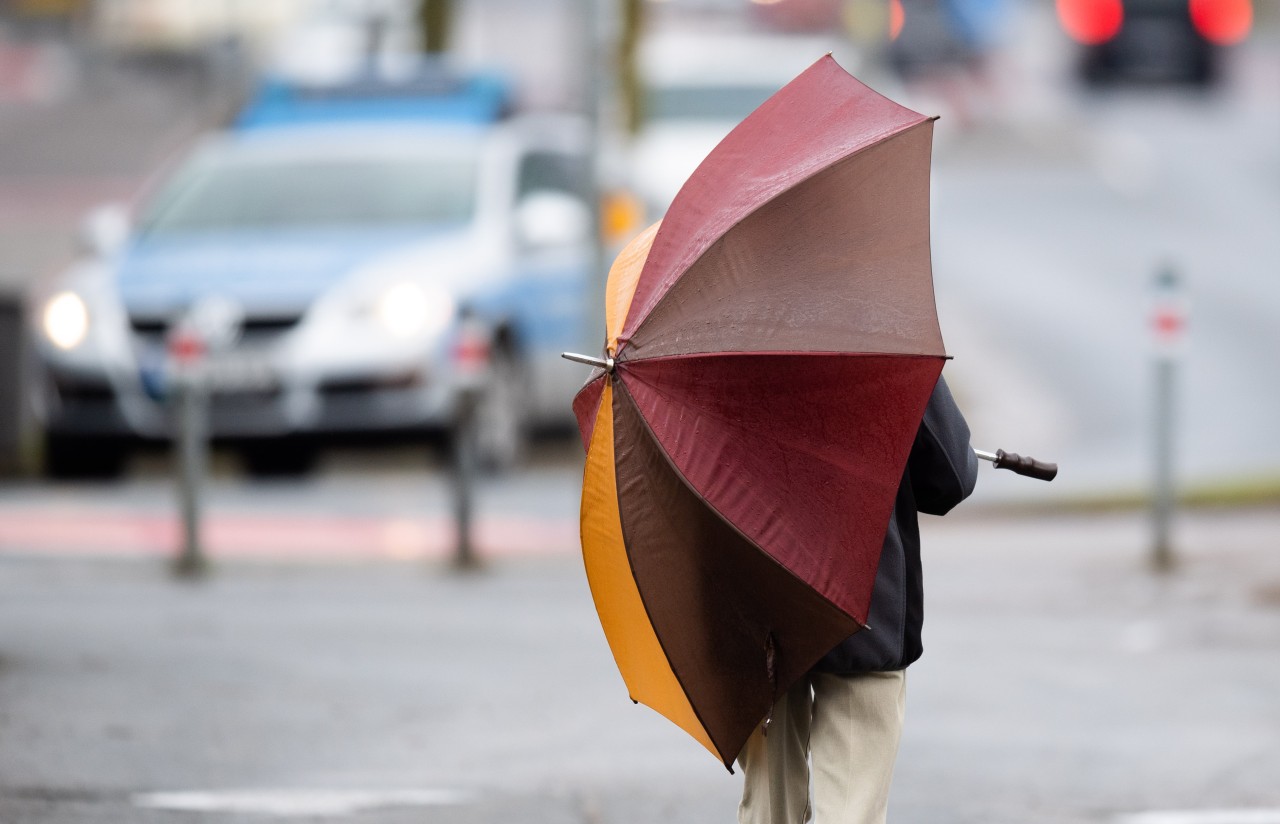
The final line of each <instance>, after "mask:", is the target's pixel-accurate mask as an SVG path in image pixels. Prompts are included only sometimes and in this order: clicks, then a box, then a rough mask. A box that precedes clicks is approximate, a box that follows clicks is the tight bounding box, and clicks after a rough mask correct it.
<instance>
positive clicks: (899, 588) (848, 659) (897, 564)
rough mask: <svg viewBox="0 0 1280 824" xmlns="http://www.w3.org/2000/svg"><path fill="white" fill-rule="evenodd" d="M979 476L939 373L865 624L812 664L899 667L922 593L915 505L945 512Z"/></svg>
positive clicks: (832, 668) (910, 647)
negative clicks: (864, 627) (860, 629)
mask: <svg viewBox="0 0 1280 824" xmlns="http://www.w3.org/2000/svg"><path fill="white" fill-rule="evenodd" d="M977 479H978V458H977V456H975V455H974V454H973V449H972V448H971V447H970V446H969V426H968V424H966V423H965V421H964V416H963V415H961V414H960V410H959V409H958V408H957V407H956V403H955V400H953V399H952V397H951V391H950V390H949V389H947V384H946V381H944V380H942V379H941V378H939V379H938V385H937V386H936V387H934V390H933V395H932V396H931V397H930V398H929V405H928V406H927V407H926V408H925V413H924V420H923V421H922V422H921V424H920V430H919V431H918V432H917V433H916V440H915V443H914V444H912V446H911V456H910V457H909V458H908V459H907V468H906V471H905V472H903V475H902V483H901V485H899V487H898V497H897V500H896V501H895V502H894V506H893V516H892V517H891V518H890V519H889V531H888V532H887V533H886V534H885V536H884V547H883V548H882V549H881V550H880V568H879V570H878V571H877V572H876V582H875V589H874V590H873V592H872V595H871V612H870V614H869V615H868V616H867V625H868V627H869V629H865V630H862V631H861V632H858V633H856V634H854V635H852V636H851V637H849V638H848V639H846V640H845V641H843V642H841V643H840V645H839V646H837V647H836V648H835V649H833V650H832V651H831V652H829V653H827V655H826V656H825V657H824V658H823V659H822V660H821V661H819V662H818V665H817V667H815V669H817V670H819V671H820V672H830V673H836V674H840V675H855V674H857V673H861V672H877V671H885V670H899V669H903V668H904V667H906V666H907V665H908V664H911V663H912V662H913V661H915V660H916V659H917V658H919V657H920V653H921V652H922V651H923V648H922V647H921V644H920V627H921V624H922V621H923V607H924V598H923V589H922V585H921V584H922V582H921V573H920V525H919V523H918V522H917V519H916V513H917V512H925V513H927V514H930V515H945V514H946V513H947V512H948V511H950V510H951V508H952V507H954V506H955V505H956V504H958V503H960V502H961V501H963V500H964V499H965V498H967V497H968V496H969V493H970V492H972V491H973V486H974V483H975V482H976V481H977Z"/></svg>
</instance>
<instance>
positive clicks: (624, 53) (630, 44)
mask: <svg viewBox="0 0 1280 824" xmlns="http://www.w3.org/2000/svg"><path fill="white" fill-rule="evenodd" d="M645 1H646V0H622V25H621V27H620V28H621V31H619V32H618V94H619V96H620V98H621V101H622V125H623V127H624V128H625V129H626V130H627V132H628V133H629V134H635V133H636V132H637V131H638V130H639V129H640V123H641V121H643V120H644V89H643V88H642V84H643V80H642V78H641V77H640V69H639V67H638V66H637V65H636V49H637V48H638V46H639V44H640V35H641V33H642V31H643V30H644V5H645Z"/></svg>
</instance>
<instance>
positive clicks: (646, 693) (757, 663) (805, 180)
mask: <svg viewBox="0 0 1280 824" xmlns="http://www.w3.org/2000/svg"><path fill="white" fill-rule="evenodd" d="M932 133H933V121H932V119H931V118H928V117H925V116H923V115H920V114H917V113H916V112H913V111H910V110H908V109H905V108H903V107H902V106H899V105H897V104H896V103H894V102H892V101H890V100H888V99H886V98H884V97H882V96H880V95H879V94H877V93H875V92H873V91H872V90H870V89H869V88H867V87H866V86H864V85H863V84H861V83H859V82H858V81H857V80H855V79H854V78H852V77H851V76H850V75H848V74H847V73H846V72H845V71H844V70H843V69H841V68H840V67H839V66H838V65H837V64H836V63H835V61H834V60H832V59H831V57H829V56H828V57H824V58H823V59H821V60H819V61H818V62H817V63H815V64H814V65H813V66H812V67H811V68H809V69H808V70H806V71H805V72H804V73H803V74H802V75H800V77H798V78H797V79H796V80H794V81H792V82H791V83H790V84H788V85H787V86H786V87H785V88H783V89H782V90H781V91H779V92H778V93H777V94H776V95H774V96H773V97H772V98H770V99H769V100H768V101H767V102H765V103H764V104H763V105H762V106H761V107H760V108H759V109H757V110H756V111H755V112H754V113H753V114H751V115H750V116H749V117H748V118H747V119H746V120H744V121H743V122H742V123H741V124H740V125H739V126H738V127H737V128H736V129H735V130H734V131H733V132H732V133H731V134H729V135H728V137H726V138H725V139H724V141H723V142H722V143H721V144H720V145H719V146H718V147H717V148H716V149H715V150H714V151H713V152H712V153H711V155H710V156H709V157H708V158H707V159H706V161H704V162H703V164H702V166H700V167H699V168H698V170H697V171H696V172H695V173H694V174H693V176H692V177H691V178H690V179H689V181H688V183H686V184H685V186H684V188H683V189H682V190H681V191H680V193H679V195H677V197H676V199H675V201H674V202H673V203H672V206H671V208H670V210H669V211H668V213H667V216H666V218H665V219H664V220H663V221H662V222H661V223H660V224H658V225H656V226H654V227H652V228H650V229H649V230H648V231H647V232H645V233H644V234H643V235H641V236H640V237H638V238H636V239H635V240H634V241H633V242H632V243H631V244H630V246H628V247H627V248H626V249H625V250H624V251H623V252H622V254H621V255H619V257H618V260H617V261H616V262H615V263H614V266H613V268H612V270H611V271H610V273H609V284H608V289H607V296H606V302H607V305H606V327H607V329H606V334H607V344H606V354H605V358H604V360H606V361H607V366H608V368H607V369H602V370H601V371H600V372H599V373H598V374H597V375H595V376H593V379H592V380H591V381H590V382H588V384H587V385H586V386H585V387H584V388H583V389H582V391H581V392H580V393H579V395H578V397H577V398H576V399H575V401H574V408H575V410H576V412H577V414H578V419H579V422H580V424H581V428H582V433H583V440H584V444H585V445H586V448H587V460H586V470H585V475H584V481H583V495H582V545H583V555H584V560H585V564H586V572H587V578H588V581H589V583H590V586H591V591H592V595H593V597H594V599H595V603H596V608H597V610H598V612H599V615H600V620H601V623H602V625H603V627H604V631H605V635H606V637H607V639H608V641H609V645H610V648H611V649H612V651H613V654H614V658H615V660H616V661H617V664H618V667H619V669H620V671H621V673H622V677H623V679H624V681H625V682H626V685H627V688H628V690H629V691H630V693H631V697H632V698H633V699H634V700H636V701H639V702H642V703H644V704H647V705H649V706H651V707H653V708H654V709H656V710H657V711H658V712H660V713H662V714H663V715H665V716H667V717H668V718H670V719H671V720H672V721H674V722H675V723H676V724H678V725H679V726H681V727H682V728H684V729H685V730H686V731H687V732H688V733H689V734H690V735H692V736H693V737H694V738H696V739H697V740H698V741H700V742H702V744H703V745H704V746H706V747H707V748H708V749H709V750H711V751H712V752H713V753H714V754H715V755H716V756H717V757H718V758H720V760H722V761H723V762H724V763H725V765H726V766H729V765H731V764H732V762H733V759H734V758H735V757H736V756H737V754H738V752H739V750H740V749H741V748H742V745H743V744H744V742H745V741H746V739H747V737H748V736H749V735H750V733H751V731H752V729H753V728H754V727H755V726H756V725H757V724H758V723H760V722H761V721H762V720H763V719H764V718H765V717H766V715H767V714H768V712H769V710H770V708H771V707H772V705H773V703H774V702H775V700H776V699H777V697H778V696H779V695H780V694H781V693H782V692H784V691H785V690H786V689H787V688H788V687H789V686H790V685H791V684H792V683H794V682H795V680H796V679H798V678H799V677H800V676H801V675H803V674H804V673H805V672H806V671H807V670H808V669H809V668H810V667H811V666H812V665H813V664H814V663H815V662H816V661H817V660H818V659H819V658H821V657H822V655H823V654H825V653H826V652H827V651H828V650H830V649H831V648H832V647H834V646H835V645H836V644H837V643H838V642H840V641H841V640H843V639H844V638H846V637H848V636H849V635H851V634H852V633H854V632H855V631H857V630H858V629H859V627H860V626H861V625H862V624H864V623H865V621H866V616H867V613H868V610H869V605H870V599H871V591H872V584H873V582H874V580H875V573H876V568H877V565H878V563H879V558H880V549H881V545H882V542H883V540H884V535H885V531H886V529H887V526H888V523H889V518H890V514H891V512H892V508H893V501H894V496H895V494H896V491H897V488H898V483H899V481H900V479H901V477H902V473H903V469H904V466H905V464H906V460H907V455H908V453H909V451H910V448H911V444H912V441H913V439H914V437H915V433H916V430H917V428H918V426H919V424H920V420H921V416H922V415H923V411H924V407H925V404H926V402H927V400H928V398H929V395H930V393H931V391H932V389H933V386H934V384H935V383H936V381H937V379H938V376H939V374H940V373H941V370H942V365H943V362H944V360H945V357H946V356H945V353H944V350H943V345H942V338H941V335H940V333H939V330H938V321H937V314H936V311H935V308H934V298H933V281H932V275H931V271H930V258H929V161H930V150H931V141H932Z"/></svg>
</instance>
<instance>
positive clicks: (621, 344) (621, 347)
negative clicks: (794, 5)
mask: <svg viewBox="0 0 1280 824" xmlns="http://www.w3.org/2000/svg"><path fill="white" fill-rule="evenodd" d="M922 118H923V119H922V120H920V121H918V122H916V123H913V124H911V125H910V126H907V127H906V128H896V127H894V128H889V129H885V130H883V131H881V132H880V133H879V134H877V135H876V136H875V137H874V138H873V139H872V140H871V141H870V142H869V143H867V144H866V145H864V146H862V147H860V148H859V149H858V150H857V151H854V152H850V153H849V154H847V155H845V156H843V157H841V158H840V159H838V160H836V161H834V162H832V163H828V164H827V165H825V166H822V167H820V168H817V169H814V170H813V171H812V172H810V173H809V174H807V175H805V176H804V177H802V178H799V179H797V180H795V181H793V182H792V183H791V184H789V185H788V186H787V187H786V188H783V189H781V190H779V191H777V192H774V193H773V194H772V195H770V196H768V197H766V198H765V199H763V200H761V201H760V202H759V203H757V204H756V205H755V206H754V207H752V208H751V209H750V210H749V211H747V212H744V213H743V214H742V215H740V216H739V217H738V219H737V220H735V221H734V222H733V223H732V224H730V225H729V226H727V227H725V230H724V231H723V232H721V233H720V236H719V237H717V238H716V239H715V240H714V241H712V242H711V243H710V244H709V245H708V246H707V247H706V248H705V249H703V250H702V251H701V252H699V253H698V256H697V257H695V258H694V259H693V260H691V261H689V263H688V264H687V265H686V266H685V267H684V271H682V272H681V273H680V274H679V276H677V277H676V278H675V279H674V280H672V281H671V282H670V283H669V284H667V286H666V288H665V289H664V290H663V292H662V294H660V295H658V297H657V298H656V299H655V300H653V302H652V304H651V305H650V306H649V308H648V310H647V311H646V313H645V316H644V317H643V318H641V319H640V321H639V322H638V323H637V324H636V326H635V328H634V329H632V330H631V334H630V335H628V336H627V337H625V338H624V337H622V336H621V335H619V337H618V347H617V350H616V352H615V353H614V357H615V358H616V359H618V360H621V359H622V353H623V352H624V351H626V349H627V344H629V343H630V342H631V339H632V338H634V337H635V336H636V335H637V334H639V333H640V330H641V329H643V328H644V326H645V324H646V323H648V322H649V318H651V317H653V315H654V314H655V313H656V312H657V310H658V307H659V306H661V305H662V303H663V301H665V300H666V299H667V296H668V295H670V294H671V292H672V290H673V289H674V288H675V285H676V284H677V283H679V282H680V280H681V278H683V277H684V276H685V275H686V274H687V273H688V272H689V270H690V269H692V268H693V267H694V266H696V265H697V264H698V262H699V261H700V260H702V258H703V257H705V256H706V254H707V253H708V252H709V251H711V249H713V248H714V247H715V246H716V245H718V244H719V243H721V242H722V241H723V240H724V238H725V236H727V235H728V234H729V233H730V232H732V231H733V230H734V229H736V228H737V227H738V226H740V225H741V224H742V223H743V221H745V220H746V219H747V218H749V217H751V216H752V215H754V214H755V213H756V212H758V211H760V210H761V209H763V208H764V207H766V206H768V205H769V204H770V203H772V202H773V201H775V200H777V199H778V198H780V197H782V196H783V195H785V194H787V193H788V192H790V191H792V190H793V189H795V188H797V187H798V186H800V185H801V184H804V183H806V182H808V181H809V180H812V179H813V178H815V177H817V176H818V175H820V174H822V173H824V172H826V171H827V170H829V169H832V168H834V167H836V166H839V165H840V164H842V163H846V162H848V161H850V160H852V159H854V158H856V157H858V156H859V155H861V154H863V153H864V152H867V151H869V150H871V149H874V148H876V147H877V146H880V145H882V144H884V143H887V142H888V141H890V140H892V139H893V138H895V137H898V136H900V135H904V134H906V133H908V132H910V131H913V130H915V129H918V128H921V127H922V126H924V125H926V124H930V123H933V122H934V121H936V120H937V119H938V117H937V115H933V116H929V117H925V116H923V115H922ZM695 173H696V172H695ZM668 214H669V213H668ZM667 225H669V224H668V222H667V221H666V220H665V219H664V220H663V225H662V227H661V228H659V229H658V238H661V236H662V231H663V229H664V228H665V227H666V226H667ZM656 240H657V239H655V242H656ZM650 254H652V251H651V252H650ZM645 268H646V269H647V268H648V261H647V260H646V262H645ZM644 275H645V272H644V270H641V273H640V278H641V280H643V279H644ZM633 305H634V304H633ZM623 327H624V328H625V327H626V323H625V321H624V323H623Z"/></svg>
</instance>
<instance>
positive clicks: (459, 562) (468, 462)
mask: <svg viewBox="0 0 1280 824" xmlns="http://www.w3.org/2000/svg"><path fill="white" fill-rule="evenodd" d="M475 395H476V390H474V389H466V390H464V391H462V392H461V393H460V395H459V398H458V411H457V420H456V421H455V422H454V433H453V454H452V455H451V456H450V457H451V460H452V461H453V522H454V526H455V528H456V529H457V535H456V540H457V543H456V545H455V547H454V554H453V566H454V568H455V569H459V570H473V569H477V568H479V566H480V562H479V559H478V558H476V554H475V548H474V544H473V543H472V540H471V520H472V518H471V516H472V512H473V509H474V500H475V485H476V415H475V408H476V397H475Z"/></svg>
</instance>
